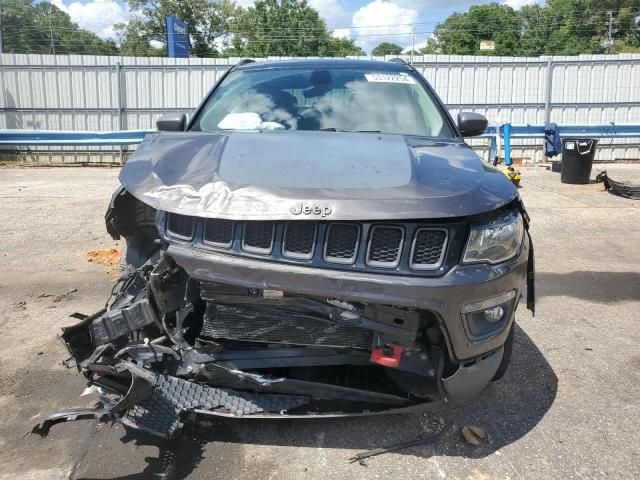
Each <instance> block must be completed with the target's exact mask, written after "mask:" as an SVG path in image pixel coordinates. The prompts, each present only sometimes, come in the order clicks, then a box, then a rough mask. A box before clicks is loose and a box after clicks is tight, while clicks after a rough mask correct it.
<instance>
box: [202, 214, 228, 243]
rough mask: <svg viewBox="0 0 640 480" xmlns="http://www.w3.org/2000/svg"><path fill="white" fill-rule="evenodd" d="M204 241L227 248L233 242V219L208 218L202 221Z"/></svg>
mask: <svg viewBox="0 0 640 480" xmlns="http://www.w3.org/2000/svg"><path fill="white" fill-rule="evenodd" d="M204 242H205V243H210V244H211V245H215V246H216V247H225V248H229V247H230V246H231V243H232V242H233V221H231V220H222V219H216V218H209V219H207V220H205V222H204Z"/></svg>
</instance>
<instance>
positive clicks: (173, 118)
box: [156, 113, 187, 132]
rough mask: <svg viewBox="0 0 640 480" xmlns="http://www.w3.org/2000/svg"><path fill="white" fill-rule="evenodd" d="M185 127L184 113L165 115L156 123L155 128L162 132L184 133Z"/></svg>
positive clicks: (185, 116) (185, 117)
mask: <svg viewBox="0 0 640 480" xmlns="http://www.w3.org/2000/svg"><path fill="white" fill-rule="evenodd" d="M186 126H187V115H186V114H184V113H167V114H166V115H163V116H161V117H160V118H159V119H158V121H157V122H156V127H158V130H160V131H162V132H184V129H185V127H186Z"/></svg>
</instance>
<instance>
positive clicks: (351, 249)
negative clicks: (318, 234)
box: [324, 223, 360, 263]
mask: <svg viewBox="0 0 640 480" xmlns="http://www.w3.org/2000/svg"><path fill="white" fill-rule="evenodd" d="M359 234H360V228H359V227H358V225H355V224H353V223H332V224H330V225H329V227H328V230H327V240H326V244H325V254H324V257H325V260H327V261H329V262H335V263H353V262H354V261H355V258H356V250H357V249H358V237H359Z"/></svg>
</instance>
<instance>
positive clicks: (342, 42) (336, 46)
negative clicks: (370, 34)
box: [319, 38, 367, 57]
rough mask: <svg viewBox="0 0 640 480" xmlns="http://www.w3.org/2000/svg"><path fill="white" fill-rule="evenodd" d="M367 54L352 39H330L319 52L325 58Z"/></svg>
mask: <svg viewBox="0 0 640 480" xmlns="http://www.w3.org/2000/svg"><path fill="white" fill-rule="evenodd" d="M366 54H367V52H365V51H364V50H363V49H362V48H360V47H359V46H357V45H356V44H355V42H354V41H353V39H351V38H330V39H329V42H328V43H327V44H326V45H324V46H323V47H322V49H321V51H320V52H319V55H320V56H323V57H349V56H365V55H366Z"/></svg>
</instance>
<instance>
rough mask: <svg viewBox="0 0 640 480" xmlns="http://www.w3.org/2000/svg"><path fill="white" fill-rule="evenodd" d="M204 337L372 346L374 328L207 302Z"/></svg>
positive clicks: (353, 346)
mask: <svg viewBox="0 0 640 480" xmlns="http://www.w3.org/2000/svg"><path fill="white" fill-rule="evenodd" d="M200 336H202V337H205V338H209V339H226V340H236V341H245V342H260V343H278V344H291V345H323V346H331V347H351V348H363V349H370V348H371V345H372V342H373V330H369V329H366V328H361V327H356V326H354V325H349V324H347V323H340V322H334V321H332V320H328V319H327V320H323V319H321V318H313V317H310V316H308V315H305V314H301V313H299V312H294V311H287V312H286V313H283V312H282V309H281V308H277V307H276V308H274V307H264V306H258V305H255V306H254V305H223V304H219V303H213V302H207V308H206V311H205V315H204V324H203V326H202V331H201V332H200Z"/></svg>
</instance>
